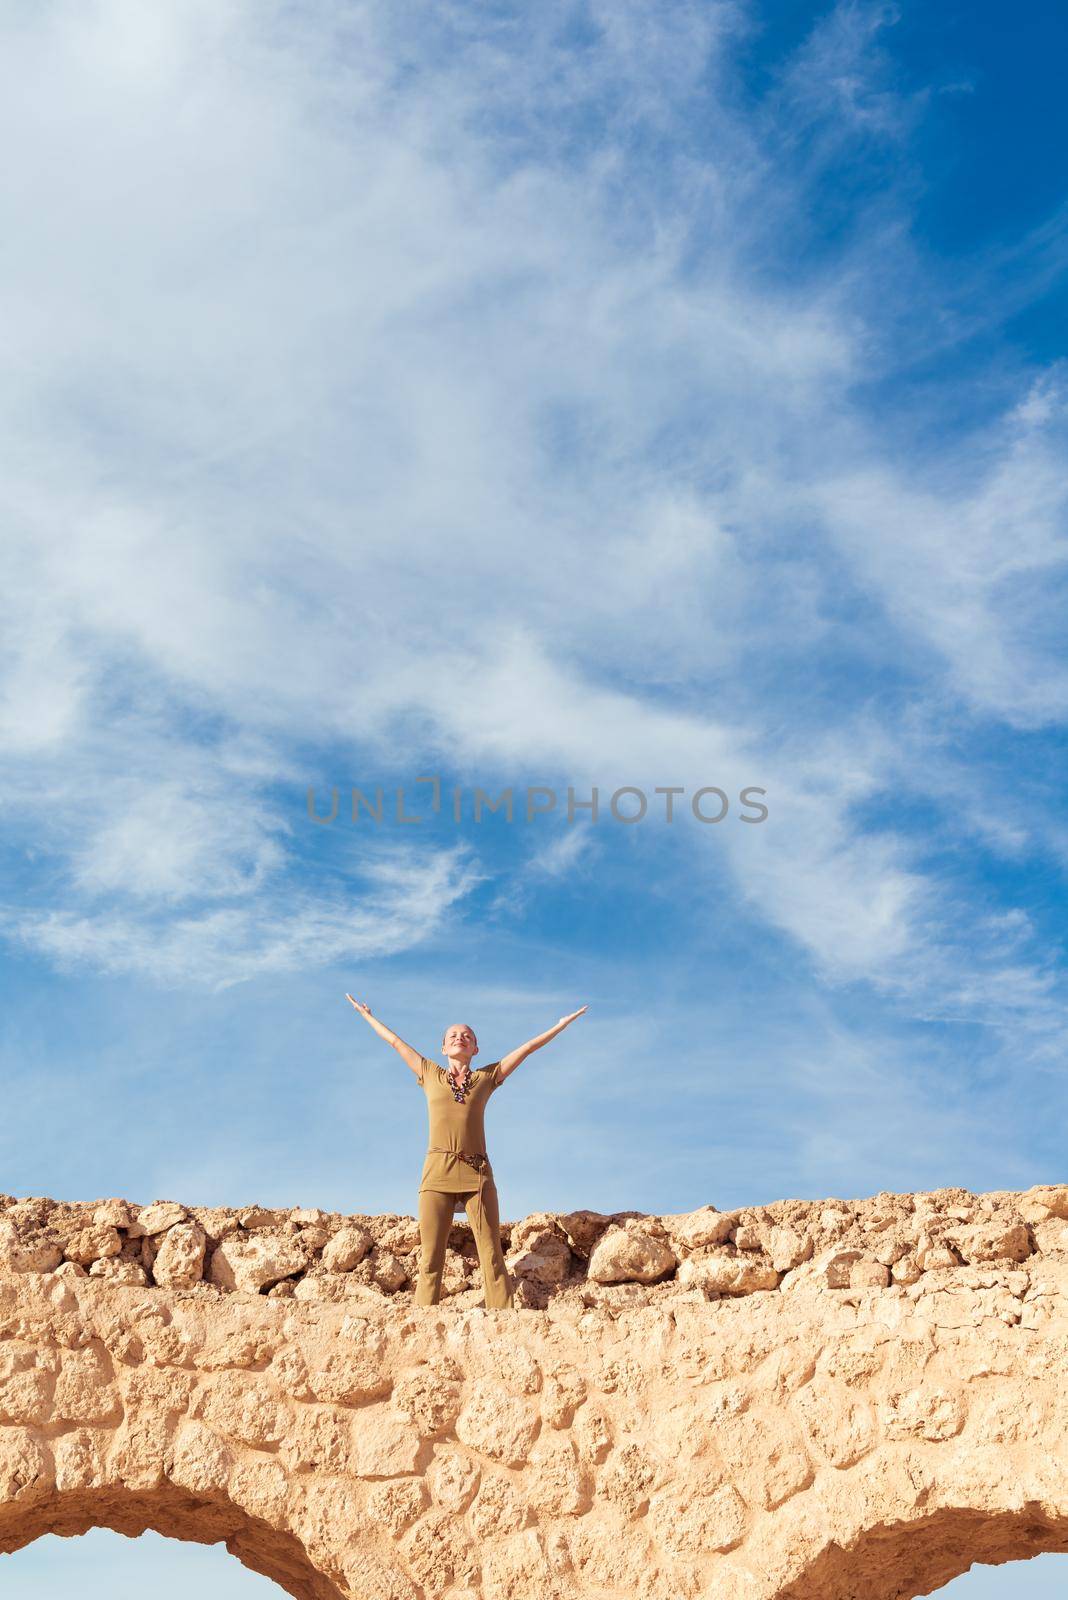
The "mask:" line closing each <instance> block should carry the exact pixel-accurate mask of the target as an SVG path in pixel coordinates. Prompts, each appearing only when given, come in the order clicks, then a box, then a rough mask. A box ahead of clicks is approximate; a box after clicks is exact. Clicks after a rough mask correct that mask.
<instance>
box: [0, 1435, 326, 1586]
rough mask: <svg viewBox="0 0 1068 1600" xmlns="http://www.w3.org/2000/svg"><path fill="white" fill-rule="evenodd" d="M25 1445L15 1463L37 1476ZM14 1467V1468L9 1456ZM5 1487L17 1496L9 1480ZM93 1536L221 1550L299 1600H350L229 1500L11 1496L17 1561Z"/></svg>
mask: <svg viewBox="0 0 1068 1600" xmlns="http://www.w3.org/2000/svg"><path fill="white" fill-rule="evenodd" d="M0 1431H2V1432H3V1433H8V1434H9V1433H11V1432H13V1431H14V1430H11V1429H3V1430H0ZM10 1442H11V1441H9V1444H10ZM19 1443H20V1444H21V1449H18V1445H16V1449H17V1451H18V1455H17V1456H16V1457H15V1461H16V1462H17V1460H18V1456H21V1458H22V1462H23V1464H24V1468H25V1470H26V1471H32V1470H33V1465H34V1461H33V1458H34V1455H35V1452H34V1449H33V1443H32V1442H30V1441H29V1440H23V1441H20V1442H19ZM7 1459H8V1462H9V1464H10V1463H12V1459H13V1458H12V1456H11V1454H10V1453H9V1454H8V1458H7ZM18 1470H19V1469H18V1466H17V1465H16V1466H15V1471H16V1473H17V1472H18ZM5 1487H7V1488H8V1490H9V1491H10V1489H11V1487H12V1485H11V1480H10V1479H9V1480H8V1484H7V1485H6V1486H5ZM93 1528H108V1529H110V1530H112V1532H115V1533H123V1534H126V1535H127V1536H128V1537H129V1538H132V1539H135V1538H137V1537H139V1535H141V1534H142V1533H147V1532H152V1533H158V1534H161V1535H162V1536H163V1537H165V1538H170V1539H181V1540H185V1541H188V1542H190V1543H194V1544H219V1543H222V1544H223V1545H225V1547H226V1549H227V1550H228V1551H229V1553H230V1554H231V1555H232V1556H234V1557H236V1559H237V1560H238V1561H240V1562H241V1564H242V1565H243V1566H246V1567H248V1568H249V1570H250V1571H252V1572H256V1573H259V1574H261V1575H262V1576H263V1577H265V1578H270V1579H271V1580H272V1581H273V1582H274V1583H276V1584H277V1585H278V1587H279V1588H280V1589H282V1590H284V1591H285V1593H287V1594H291V1595H294V1596H296V1597H297V1600H343V1595H344V1590H343V1589H342V1588H339V1587H338V1585H337V1583H335V1582H334V1581H333V1579H332V1577H331V1576H330V1575H329V1574H328V1573H327V1572H325V1571H321V1570H318V1569H317V1567H316V1565H315V1563H314V1562H313V1560H312V1559H311V1557H310V1556H309V1554H308V1551H307V1550H306V1549H305V1548H304V1546H303V1544H302V1543H301V1542H300V1540H299V1539H298V1538H297V1537H296V1536H295V1535H294V1534H292V1533H290V1532H289V1531H287V1530H286V1529H284V1528H278V1527H275V1526H272V1524H271V1523H270V1522H268V1521H265V1520H264V1519H263V1518H262V1517H257V1516H254V1515H252V1514H250V1513H249V1512H248V1511H247V1510H246V1509H245V1508H244V1507H242V1506H240V1505H238V1504H236V1503H235V1502H234V1501H233V1500H231V1499H230V1498H229V1497H228V1496H226V1495H219V1494H216V1495H213V1496H212V1497H210V1498H209V1497H207V1496H205V1495H198V1494H195V1493H192V1492H190V1491H189V1490H187V1489H182V1488H181V1487H179V1486H178V1485H177V1484H174V1483H170V1482H168V1481H166V1480H163V1481H161V1482H160V1484H159V1485H157V1486H156V1487H155V1488H153V1489H130V1488H127V1487H125V1486H124V1485H123V1484H121V1483H106V1484H99V1485H96V1486H94V1487H80V1488H74V1489H66V1490H60V1489H57V1487H56V1486H55V1484H54V1483H48V1482H47V1481H46V1480H44V1479H42V1478H37V1479H33V1478H29V1479H28V1481H27V1482H25V1483H24V1484H23V1485H22V1487H21V1488H18V1489H16V1490H15V1493H14V1495H13V1497H12V1498H8V1497H7V1496H6V1495H5V1497H4V1502H3V1504H2V1506H0V1552H2V1553H3V1554H4V1555H9V1554H14V1553H15V1552H16V1551H18V1550H21V1549H24V1548H25V1547H26V1546H27V1545H29V1544H32V1543H33V1541H34V1540H35V1539H39V1538H41V1537H42V1536H43V1535H44V1534H48V1533H54V1534H59V1535H62V1536H64V1537H76V1536H78V1535H80V1534H84V1533H88V1532H90V1531H91V1529H93ZM2 1570H3V1568H2V1566H0V1571H2Z"/></svg>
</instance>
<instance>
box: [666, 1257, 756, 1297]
mask: <svg viewBox="0 0 1068 1600" xmlns="http://www.w3.org/2000/svg"><path fill="white" fill-rule="evenodd" d="M678 1281H679V1283H680V1285H681V1286H682V1287H683V1288H684V1289H689V1288H699V1289H702V1290H703V1291H704V1293H705V1294H725V1295H735V1294H753V1293H755V1292H756V1291H757V1290H759V1289H775V1288H777V1287H778V1283H779V1274H778V1273H777V1272H776V1270H775V1268H774V1267H773V1266H772V1264H771V1262H770V1261H766V1260H754V1259H753V1258H752V1257H745V1256H703V1257H694V1256H690V1257H688V1258H687V1260H685V1261H683V1262H682V1263H681V1264H680V1266H679V1270H678Z"/></svg>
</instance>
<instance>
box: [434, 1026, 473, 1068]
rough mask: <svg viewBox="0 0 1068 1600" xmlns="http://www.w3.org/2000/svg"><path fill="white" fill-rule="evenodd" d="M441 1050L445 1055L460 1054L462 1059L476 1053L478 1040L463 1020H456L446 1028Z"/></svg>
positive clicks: (467, 1058) (468, 1059)
mask: <svg viewBox="0 0 1068 1600" xmlns="http://www.w3.org/2000/svg"><path fill="white" fill-rule="evenodd" d="M441 1048H442V1052H443V1054H445V1055H447V1056H450V1057H451V1056H461V1057H462V1058H463V1060H464V1061H470V1059H471V1057H472V1056H474V1055H477V1054H478V1040H477V1039H476V1038H475V1035H474V1033H473V1032H472V1030H471V1029H470V1028H469V1027H468V1026H467V1024H466V1023H465V1022H457V1023H455V1024H454V1025H453V1026H452V1027H451V1028H448V1029H446V1032H445V1038H444V1040H443V1042H442V1046H441Z"/></svg>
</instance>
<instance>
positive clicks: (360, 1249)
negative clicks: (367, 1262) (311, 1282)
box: [322, 1228, 374, 1272]
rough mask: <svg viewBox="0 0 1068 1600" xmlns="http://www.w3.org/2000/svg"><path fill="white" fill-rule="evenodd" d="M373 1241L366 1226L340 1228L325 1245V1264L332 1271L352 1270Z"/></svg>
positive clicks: (323, 1258)
mask: <svg viewBox="0 0 1068 1600" xmlns="http://www.w3.org/2000/svg"><path fill="white" fill-rule="evenodd" d="M373 1243H374V1241H373V1239H372V1238H371V1235H370V1233H369V1232H368V1231H367V1229H366V1228H339V1229H338V1231H337V1233H335V1234H334V1236H333V1238H331V1239H330V1240H328V1242H327V1243H326V1244H325V1245H324V1246H323V1257H322V1260H323V1266H324V1267H328V1268H329V1270H330V1271H331V1272H351V1270H352V1268H353V1267H355V1266H356V1265H357V1263H358V1262H360V1261H362V1260H363V1258H364V1256H365V1255H367V1253H368V1251H369V1250H370V1248H371V1246H372V1244H373Z"/></svg>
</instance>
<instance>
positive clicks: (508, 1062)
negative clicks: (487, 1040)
mask: <svg viewBox="0 0 1068 1600" xmlns="http://www.w3.org/2000/svg"><path fill="white" fill-rule="evenodd" d="M588 1009H589V1008H588V1007H587V1006H580V1007H579V1009H578V1010H577V1011H572V1013H571V1015H570V1016H569V1017H561V1018H560V1021H559V1022H558V1023H556V1024H555V1026H554V1027H552V1028H548V1029H547V1030H546V1031H545V1032H544V1033H539V1034H538V1036H537V1038H536V1039H528V1040H527V1042H526V1044H521V1045H520V1046H519V1048H518V1050H509V1052H508V1054H507V1055H506V1056H502V1057H501V1070H500V1074H499V1076H500V1077H501V1078H507V1076H508V1074H509V1073H510V1072H514V1071H515V1069H516V1067H518V1065H519V1063H520V1062H521V1061H525V1060H526V1059H527V1056H529V1055H530V1052H531V1051H532V1050H540V1049H541V1047H542V1045H543V1044H548V1043H549V1040H550V1039H555V1038H556V1035H557V1034H558V1033H559V1032H560V1031H561V1029H563V1028H566V1027H567V1025H568V1023H569V1022H574V1020H575V1018H576V1017H581V1015H582V1013H583V1012H584V1011H586V1010H588Z"/></svg>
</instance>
